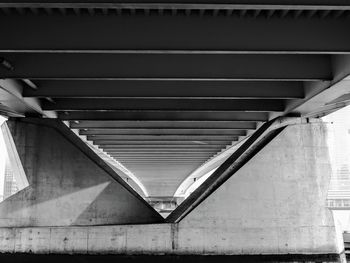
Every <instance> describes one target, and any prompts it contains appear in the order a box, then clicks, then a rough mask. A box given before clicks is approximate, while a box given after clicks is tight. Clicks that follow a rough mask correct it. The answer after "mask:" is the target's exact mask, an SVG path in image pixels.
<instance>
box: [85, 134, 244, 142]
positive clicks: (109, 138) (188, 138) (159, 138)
mask: <svg viewBox="0 0 350 263" xmlns="http://www.w3.org/2000/svg"><path fill="white" fill-rule="evenodd" d="M87 139H88V140H90V141H93V142H95V143H97V144H99V143H98V142H100V141H123V140H128V141H133V140H135V141H152V140H154V141H236V140H237V139H238V137H235V136H214V135H208V136H205V135H195V136H193V135H192V136H189V135H174V136H172V135H162V136H152V135H97V136H87Z"/></svg>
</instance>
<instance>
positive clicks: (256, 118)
mask: <svg viewBox="0 0 350 263" xmlns="http://www.w3.org/2000/svg"><path fill="white" fill-rule="evenodd" d="M57 114H58V118H60V119H61V120H117V121H118V120H119V121H121V120H123V121H195V122H194V123H196V122H197V121H209V122H210V124H213V125H214V126H213V127H216V126H215V123H212V122H217V121H219V122H220V121H230V122H234V121H236V122H241V121H243V122H264V121H267V120H268V119H269V114H268V113H265V112H232V111H230V112H228V111H226V112H223V111H221V112H208V111H181V112H179V111H146V110H144V111H70V112H58V113H57ZM227 127H229V126H227Z"/></svg>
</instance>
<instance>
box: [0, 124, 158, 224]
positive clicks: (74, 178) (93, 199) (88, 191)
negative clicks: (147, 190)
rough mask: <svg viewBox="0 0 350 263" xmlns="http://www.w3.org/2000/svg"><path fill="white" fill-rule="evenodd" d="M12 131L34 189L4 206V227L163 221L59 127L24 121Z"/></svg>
mask: <svg viewBox="0 0 350 263" xmlns="http://www.w3.org/2000/svg"><path fill="white" fill-rule="evenodd" d="M62 125H63V124H62ZM9 127H10V130H11V132H12V134H13V138H14V142H15V144H16V147H17V151H18V154H19V156H20V159H21V161H22V164H23V167H24V170H25V173H26V175H27V178H28V182H29V186H28V187H27V188H25V189H23V190H22V191H20V192H18V193H17V194H15V195H13V196H11V197H10V198H8V199H6V200H5V201H4V202H2V203H0V226H2V227H25V226H71V225H103V224H132V223H134V224H140V223H155V222H162V220H163V219H162V218H161V217H160V215H159V214H158V213H157V212H156V211H155V210H153V209H152V208H151V207H150V206H149V205H148V204H147V203H146V202H145V201H144V200H143V199H142V198H141V197H139V196H138V195H137V194H136V195H135V193H133V192H131V191H130V190H127V189H126V188H125V187H124V186H123V185H121V184H120V183H119V182H117V181H116V180H115V179H113V178H112V177H111V176H110V175H109V174H108V173H107V172H106V171H105V170H103V169H102V168H101V166H99V165H98V164H97V163H96V162H94V161H93V160H91V158H89V157H88V156H87V155H86V154H85V153H84V152H83V151H82V150H81V149H80V148H79V147H77V145H74V144H73V143H72V142H71V141H69V140H67V138H66V137H64V136H63V135H62V134H61V133H59V132H58V131H57V130H55V129H54V128H52V127H47V126H45V125H39V124H32V123H24V122H21V121H9ZM67 130H68V131H69V129H68V128H67ZM68 136H76V135H75V134H73V133H71V134H68ZM77 139H78V138H77ZM78 140H79V139H78ZM86 147H87V146H86ZM87 149H88V150H90V149H89V148H88V147H87ZM116 176H117V175H116Z"/></svg>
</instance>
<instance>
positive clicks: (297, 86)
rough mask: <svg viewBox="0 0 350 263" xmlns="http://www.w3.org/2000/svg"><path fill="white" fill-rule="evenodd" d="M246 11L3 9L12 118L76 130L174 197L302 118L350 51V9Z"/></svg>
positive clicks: (92, 6)
mask: <svg viewBox="0 0 350 263" xmlns="http://www.w3.org/2000/svg"><path fill="white" fill-rule="evenodd" d="M241 2H243V4H242V3H241V5H235V4H237V3H236V2H235V1H232V3H228V4H221V5H219V4H215V3H214V4H198V3H197V4H193V3H192V4H175V3H173V4H169V3H166V4H164V3H159V4H147V3H146V4H145V3H143V4H137V3H131V4H125V3H124V4H120V3H118V2H117V1H114V2H113V3H110V4H101V3H81V2H79V3H74V1H73V2H72V3H60V4H57V3H32V2H31V1H16V2H13V3H5V2H4V1H0V32H1V34H2V40H1V42H0V58H1V63H2V64H1V66H0V78H1V79H3V82H2V91H1V92H2V93H4V96H2V99H1V101H0V102H1V103H2V105H1V106H2V107H3V108H1V111H2V112H3V111H5V110H6V109H11V111H12V112H11V114H14V113H19V114H24V115H25V116H50V117H52V116H56V117H58V118H59V119H61V120H64V121H68V122H69V124H70V127H71V128H72V129H77V130H78V131H79V133H80V135H82V136H86V138H87V140H89V141H91V142H93V143H94V144H95V145H97V146H98V147H100V149H102V150H103V151H104V152H106V153H107V154H109V155H110V156H111V157H112V158H114V159H115V160H117V161H119V162H120V163H122V164H123V165H124V166H125V167H127V168H128V169H129V170H130V171H131V172H133V173H134V174H135V175H136V176H137V177H138V178H139V180H140V181H141V183H143V184H144V185H145V186H146V188H147V190H148V192H149V195H150V196H172V195H173V194H174V193H175V191H176V189H177V188H178V186H179V185H180V184H181V182H182V181H183V180H184V179H185V178H186V177H187V176H188V175H189V174H190V173H191V172H192V171H194V170H195V169H196V167H198V166H200V165H201V164H203V163H204V162H205V161H207V160H208V159H210V158H211V157H213V156H215V155H216V154H217V153H219V152H220V151H222V150H223V149H225V148H226V147H227V146H229V145H232V144H233V143H235V142H237V141H239V140H241V139H243V138H244V137H245V136H247V135H249V134H251V133H252V132H253V131H254V130H255V129H256V128H257V127H258V126H259V125H260V124H261V123H262V122H265V121H267V120H269V119H271V118H274V117H277V116H282V115H286V114H295V115H300V114H301V112H300V111H298V109H297V107H298V106H299V105H301V104H303V103H305V102H306V101H307V100H308V99H309V98H310V97H311V95H310V94H316V93H317V92H318V91H322V89H325V88H326V87H327V85H326V84H327V83H330V82H331V81H332V80H333V78H334V70H333V68H332V65H333V64H332V61H333V58H334V54H347V53H349V51H350V35H349V33H348V30H349V27H350V19H349V15H350V6H349V5H348V3H347V2H346V1H337V2H332V3H333V6H330V5H329V4H330V2H329V3H328V2H327V3H324V2H326V1H323V3H321V4H320V5H310V3H309V2H310V1H297V2H298V4H299V5H296V4H297V3H295V2H293V3H291V4H290V5H289V6H286V5H283V4H285V1H284V3H281V4H280V5H278V3H277V2H278V1H275V2H276V3H277V4H276V5H249V4H248V3H244V1H241ZM320 2H321V1H320ZM311 4H313V3H311ZM7 84H8V85H7ZM14 84H15V85H17V86H19V88H18V89H19V90H18V93H14V92H13V90H12V93H11V88H8V87H11V85H14ZM6 87H7V88H6ZM4 90H5V91H6V92H7V93H6V92H4ZM5 93H6V94H5ZM13 96H15V97H16V99H20V100H21V102H23V103H25V104H26V106H25V107H23V106H19V105H18V103H15V102H14V99H13Z"/></svg>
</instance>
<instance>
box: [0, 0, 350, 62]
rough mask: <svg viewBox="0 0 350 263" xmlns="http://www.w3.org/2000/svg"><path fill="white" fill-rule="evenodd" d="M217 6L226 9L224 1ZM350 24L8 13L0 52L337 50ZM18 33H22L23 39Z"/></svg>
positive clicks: (346, 42)
mask: <svg viewBox="0 0 350 263" xmlns="http://www.w3.org/2000/svg"><path fill="white" fill-rule="evenodd" d="M310 1H311V0H310ZM330 5H332V4H330ZM333 5H335V4H333ZM216 6H217V7H219V8H224V5H216ZM347 6H348V3H347ZM286 7H287V8H292V7H288V6H286ZM266 8H269V5H266ZM270 8H271V7H270ZM299 8H300V7H299ZM310 8H311V9H312V8H313V7H310ZM314 8H316V7H314ZM317 8H320V7H317ZM328 8H329V7H328ZM340 8H342V7H340ZM349 23H350V20H349V19H333V18H329V17H326V18H324V19H319V17H310V18H307V17H299V18H298V19H295V18H294V17H287V16H286V17H284V18H277V17H270V18H269V19H266V17H257V18H254V17H252V16H243V17H238V16H230V17H227V16H206V17H205V19H203V17H201V16H200V15H189V16H184V15H175V16H171V15H163V16H152V15H149V16H145V15H134V16H133V15H120V16H118V15H116V13H115V12H113V13H112V12H110V14H109V15H104V16H102V17H101V16H100V15H93V16H92V15H75V14H71V13H67V14H66V15H65V16H62V15H61V14H59V13H56V12H54V13H52V14H51V15H46V16H45V15H35V14H26V15H25V16H24V15H23V16H22V15H20V14H18V15H16V14H14V15H11V14H10V15H7V16H1V17H0V31H1V32H2V35H3V36H4V37H3V38H2V41H1V43H0V50H2V51H4V52H14V51H16V50H17V51H28V52H31V51H35V50H42V51H48V52H51V51H64V50H72V51H74V50H83V51H84V50H86V51H95V52H96V51H103V52H110V51H112V50H130V49H131V50H198V51H201V50H204V51H205V50H208V51H211V50H217V51H224V50H226V51H238V52H276V51H277V52H282V53H283V52H287V53H289V52H290V53H324V52H325V53H337V52H340V53H341V52H349V50H350V48H349V47H350V36H349V34H348V29H349ZM72 25H74V26H72ZM14 27H15V28H16V34H13V29H14ZM130 32H132V33H130ZM262 32H264V33H263V34H262ZM22 36H26V39H25V41H23V38H22ZM82 47H83V48H82ZM57 65H58V64H57Z"/></svg>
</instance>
